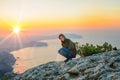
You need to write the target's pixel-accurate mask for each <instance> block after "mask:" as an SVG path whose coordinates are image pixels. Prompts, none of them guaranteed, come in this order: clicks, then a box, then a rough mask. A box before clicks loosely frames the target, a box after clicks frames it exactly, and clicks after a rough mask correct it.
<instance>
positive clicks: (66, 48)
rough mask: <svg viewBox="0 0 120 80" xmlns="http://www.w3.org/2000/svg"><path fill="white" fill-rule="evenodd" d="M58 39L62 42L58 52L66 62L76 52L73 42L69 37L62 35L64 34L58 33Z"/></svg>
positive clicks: (73, 56)
mask: <svg viewBox="0 0 120 80" xmlns="http://www.w3.org/2000/svg"><path fill="white" fill-rule="evenodd" d="M59 39H60V41H61V43H62V48H61V49H60V50H59V51H58V52H59V53H60V54H61V55H62V56H64V57H66V58H67V59H66V60H65V61H64V62H67V61H69V60H72V58H75V57H76V53H77V50H76V47H75V44H74V43H73V42H72V41H71V40H70V39H67V38H66V37H65V36H64V34H60V35H59Z"/></svg>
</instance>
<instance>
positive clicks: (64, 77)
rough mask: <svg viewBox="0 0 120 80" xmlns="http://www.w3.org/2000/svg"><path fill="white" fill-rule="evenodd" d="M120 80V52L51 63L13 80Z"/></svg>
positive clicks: (30, 70) (28, 71)
mask: <svg viewBox="0 0 120 80" xmlns="http://www.w3.org/2000/svg"><path fill="white" fill-rule="evenodd" d="M16 79H17V80H20V79H29V80H30V79H34V80H120V50H117V51H111V52H105V53H98V54H94V55H91V56H88V57H81V58H77V59H74V60H71V61H69V62H67V63H64V62H55V61H53V62H49V63H47V64H43V65H40V66H37V67H35V68H32V69H29V70H27V71H26V72H24V73H23V74H19V75H17V76H15V77H14V78H12V80H16Z"/></svg>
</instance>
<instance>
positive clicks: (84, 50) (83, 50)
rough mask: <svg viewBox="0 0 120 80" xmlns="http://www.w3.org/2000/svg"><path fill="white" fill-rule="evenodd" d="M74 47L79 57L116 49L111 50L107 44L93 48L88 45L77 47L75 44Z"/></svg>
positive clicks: (91, 45) (110, 46) (77, 44)
mask: <svg viewBox="0 0 120 80" xmlns="http://www.w3.org/2000/svg"><path fill="white" fill-rule="evenodd" d="M75 45H76V49H77V54H78V55H80V56H81V57H85V56H89V55H92V54H97V53H102V52H108V51H112V50H117V48H116V47H114V48H113V47H112V45H111V44H109V43H107V42H105V43H104V44H103V45H95V46H94V45H93V44H89V43H86V44H85V45H79V43H78V42H75Z"/></svg>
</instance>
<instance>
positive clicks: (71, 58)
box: [64, 58, 72, 63]
mask: <svg viewBox="0 0 120 80" xmlns="http://www.w3.org/2000/svg"><path fill="white" fill-rule="evenodd" d="M69 60H72V58H70V59H66V60H65V61H64V62H65V63H66V62H68V61H69Z"/></svg>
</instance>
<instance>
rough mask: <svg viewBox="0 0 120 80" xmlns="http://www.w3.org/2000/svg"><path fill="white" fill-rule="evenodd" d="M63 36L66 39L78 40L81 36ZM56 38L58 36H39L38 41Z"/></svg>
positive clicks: (69, 34)
mask: <svg viewBox="0 0 120 80" xmlns="http://www.w3.org/2000/svg"><path fill="white" fill-rule="evenodd" d="M64 35H65V36H66V37H67V38H70V39H80V38H82V36H81V35H78V34H71V33H65V34H64ZM58 36H59V34H56V35H47V36H40V37H39V39H40V40H49V39H58Z"/></svg>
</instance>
